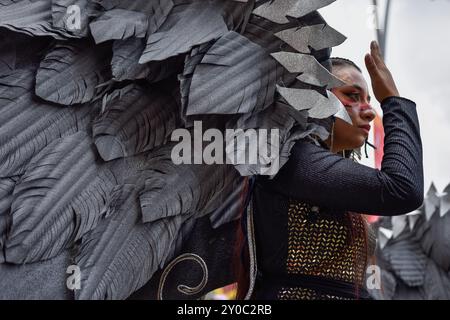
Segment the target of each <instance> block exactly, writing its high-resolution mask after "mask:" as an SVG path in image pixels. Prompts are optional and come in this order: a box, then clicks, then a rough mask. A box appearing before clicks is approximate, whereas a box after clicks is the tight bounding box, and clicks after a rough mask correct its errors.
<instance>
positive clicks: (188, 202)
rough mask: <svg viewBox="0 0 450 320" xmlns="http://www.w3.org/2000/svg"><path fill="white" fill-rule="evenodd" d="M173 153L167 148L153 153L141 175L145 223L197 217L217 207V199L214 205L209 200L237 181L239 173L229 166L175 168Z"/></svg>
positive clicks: (141, 202)
mask: <svg viewBox="0 0 450 320" xmlns="http://www.w3.org/2000/svg"><path fill="white" fill-rule="evenodd" d="M169 146H170V145H169ZM172 152H177V151H176V150H175V149H174V150H173V151H172V149H171V148H166V147H164V148H163V149H161V150H160V151H158V152H157V153H155V154H153V155H152V158H151V163H150V164H149V167H148V168H147V170H145V171H144V172H143V173H142V179H143V181H144V185H143V186H141V184H140V185H139V199H140V204H141V209H142V216H143V221H144V222H152V221H156V220H159V219H161V218H167V217H172V216H178V215H190V214H194V213H197V212H199V211H203V208H205V207H206V206H208V208H210V210H211V208H217V207H219V206H220V203H218V200H216V203H214V204H211V203H210V201H213V200H215V199H217V197H216V195H217V194H218V193H220V192H221V191H222V190H223V188H224V187H225V186H226V185H227V184H228V183H230V182H231V181H233V180H234V179H235V178H236V175H237V172H236V170H235V169H234V168H233V167H232V166H230V165H206V164H201V165H189V164H181V165H175V164H174V163H173V161H172V159H171V153H172ZM195 152H196V151H195V150H194V151H193V154H195ZM206 213H207V212H206Z"/></svg>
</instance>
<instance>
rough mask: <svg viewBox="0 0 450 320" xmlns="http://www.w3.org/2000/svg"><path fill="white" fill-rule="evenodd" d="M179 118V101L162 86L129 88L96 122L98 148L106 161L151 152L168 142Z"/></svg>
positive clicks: (94, 132)
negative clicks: (177, 102)
mask: <svg viewBox="0 0 450 320" xmlns="http://www.w3.org/2000/svg"><path fill="white" fill-rule="evenodd" d="M166 89H167V88H166ZM178 115H179V110H178V105H177V104H176V102H175V100H174V99H173V97H172V96H171V95H169V94H167V93H165V92H164V90H162V88H161V87H157V86H146V87H141V86H138V85H129V86H128V87H126V88H124V89H123V90H122V95H121V97H118V98H117V99H113V100H112V101H111V102H110V103H109V105H108V106H107V107H106V110H105V112H104V113H103V114H102V115H101V116H100V117H99V118H98V119H96V121H95V122H94V124H93V134H94V141H95V145H96V147H97V150H98V151H99V153H100V155H101V157H102V158H103V159H104V160H105V161H109V160H113V159H117V158H122V157H127V156H132V155H135V154H138V153H141V152H144V151H149V150H151V149H153V148H155V147H158V146H161V145H163V144H165V143H166V142H167V140H168V138H169V135H170V134H171V133H172V131H173V130H174V129H175V128H176V127H177V123H178V119H177V118H178Z"/></svg>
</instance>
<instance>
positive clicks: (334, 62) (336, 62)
mask: <svg viewBox="0 0 450 320" xmlns="http://www.w3.org/2000/svg"><path fill="white" fill-rule="evenodd" d="M330 61H331V66H332V67H333V68H334V67H344V66H350V67H353V68H355V69H356V70H358V71H359V72H361V73H362V70H361V68H360V67H358V65H357V64H356V63H354V62H353V61H352V60H349V59H345V58H339V57H333V58H330Z"/></svg>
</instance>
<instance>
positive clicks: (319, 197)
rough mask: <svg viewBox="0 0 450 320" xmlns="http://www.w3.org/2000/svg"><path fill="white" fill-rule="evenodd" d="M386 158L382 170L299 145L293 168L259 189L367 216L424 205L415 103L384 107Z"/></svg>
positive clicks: (392, 102) (391, 102)
mask: <svg viewBox="0 0 450 320" xmlns="http://www.w3.org/2000/svg"><path fill="white" fill-rule="evenodd" d="M382 108H383V111H384V118H383V123H384V128H385V133H386V138H385V149H384V151H385V155H384V159H383V163H382V168H381V170H377V169H372V168H369V167H366V166H364V165H360V164H358V163H355V162H353V161H352V160H350V159H344V158H342V157H340V156H338V155H335V154H333V153H331V152H329V151H328V150H325V149H323V148H321V147H319V146H316V145H314V144H312V143H310V142H307V141H299V142H297V143H296V145H295V146H294V148H293V150H292V155H291V158H290V160H289V161H288V163H287V164H286V165H285V166H284V167H283V168H282V169H281V171H280V172H279V174H278V175H277V176H276V177H275V178H274V179H273V180H269V179H267V178H260V179H259V180H258V183H259V184H262V185H263V186H264V187H267V188H269V189H271V191H273V192H278V193H281V194H284V195H286V196H288V197H291V198H295V199H298V200H302V201H308V202H310V203H312V204H315V205H319V206H322V207H330V208H335V209H343V210H349V211H355V212H359V213H366V214H377V215H399V214H405V213H408V212H410V211H413V210H415V209H416V208H418V207H419V206H420V205H421V204H422V202H423V168H422V143H421V139H420V129H419V121H418V118H417V113H416V106H415V104H414V102H412V101H409V100H407V99H403V98H398V97H390V98H387V99H385V100H384V101H383V103H382Z"/></svg>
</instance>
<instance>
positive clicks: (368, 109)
mask: <svg viewBox="0 0 450 320" xmlns="http://www.w3.org/2000/svg"><path fill="white" fill-rule="evenodd" d="M360 110H361V111H360V113H361V118H363V119H364V120H366V121H368V122H371V121H373V120H374V119H375V117H376V113H375V110H374V109H373V108H372V106H371V105H370V104H368V103H367V104H363V105H361V109H360Z"/></svg>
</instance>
